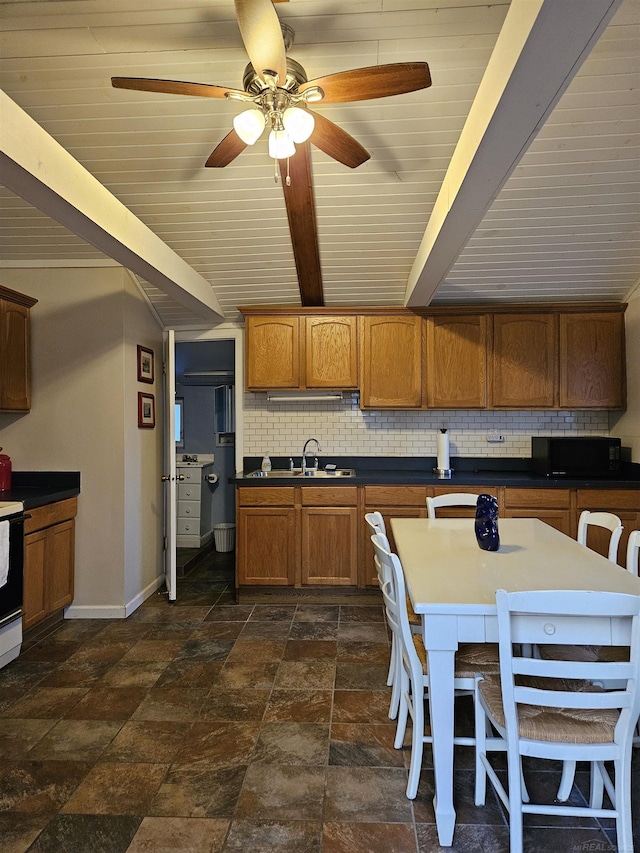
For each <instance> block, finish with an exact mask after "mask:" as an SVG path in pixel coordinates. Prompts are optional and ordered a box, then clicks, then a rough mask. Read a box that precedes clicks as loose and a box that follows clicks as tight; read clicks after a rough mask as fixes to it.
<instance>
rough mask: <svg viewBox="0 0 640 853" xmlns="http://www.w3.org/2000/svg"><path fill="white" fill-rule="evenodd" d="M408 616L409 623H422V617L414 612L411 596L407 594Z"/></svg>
mask: <svg viewBox="0 0 640 853" xmlns="http://www.w3.org/2000/svg"><path fill="white" fill-rule="evenodd" d="M407 616H408V617H409V625H422V619H421V618H420V616H418V614H417V613H415V612H414V609H413V604H412V603H411V599H410V598H409V596H407Z"/></svg>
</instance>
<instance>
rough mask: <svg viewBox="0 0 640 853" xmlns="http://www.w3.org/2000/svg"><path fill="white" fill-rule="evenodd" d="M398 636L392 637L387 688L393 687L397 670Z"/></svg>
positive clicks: (393, 635)
mask: <svg viewBox="0 0 640 853" xmlns="http://www.w3.org/2000/svg"><path fill="white" fill-rule="evenodd" d="M396 645H397V642H396V635H395V634H392V635H391V654H390V656H389V672H388V673H387V687H391V686H392V685H393V679H394V674H395V669H396Z"/></svg>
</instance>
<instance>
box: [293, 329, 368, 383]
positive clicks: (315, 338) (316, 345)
mask: <svg viewBox="0 0 640 853" xmlns="http://www.w3.org/2000/svg"><path fill="white" fill-rule="evenodd" d="M304 322H305V326H304V331H305V335H304V353H305V359H304V363H305V375H304V381H305V387H306V388H357V387H358V337H357V335H358V332H357V328H358V320H357V317H305V318H304Z"/></svg>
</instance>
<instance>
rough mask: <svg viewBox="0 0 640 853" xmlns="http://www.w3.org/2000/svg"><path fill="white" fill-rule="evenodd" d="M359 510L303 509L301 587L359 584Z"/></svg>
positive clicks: (341, 508)
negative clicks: (308, 585) (305, 585)
mask: <svg viewBox="0 0 640 853" xmlns="http://www.w3.org/2000/svg"><path fill="white" fill-rule="evenodd" d="M357 551H358V510H357V509H356V507H326V506H322V507H304V508H303V509H302V583H303V584H311V585H313V584H322V585H324V586H355V585H356V584H357V582H358V553H357Z"/></svg>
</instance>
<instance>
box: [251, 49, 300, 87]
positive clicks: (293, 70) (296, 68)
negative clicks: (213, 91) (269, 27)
mask: <svg viewBox="0 0 640 853" xmlns="http://www.w3.org/2000/svg"><path fill="white" fill-rule="evenodd" d="M263 70H264V69H263ZM307 81H308V78H307V72H306V71H305V70H304V68H303V67H302V65H300V63H299V62H296V61H295V59H291V57H289V56H287V79H286V80H285V82H284V84H283V83H282V82H281V81H278V88H279V89H286V90H287V92H297V91H298V88H299V87H300V86H301V85H302V84H303V83H306V82H307ZM242 85H243V87H244V90H245V92H249V93H250V94H252V95H259V94H260V93H261V92H264V91H265V89H268V88H269V86H268V85H267V83H265V81H264V80H262V79H261V78H260V77H258V75H257V74H256V71H255V68H254V67H253V65H252V64H251V63H249V64H248V65H247V67H246V68H245V69H244V74H243V76H242Z"/></svg>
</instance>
